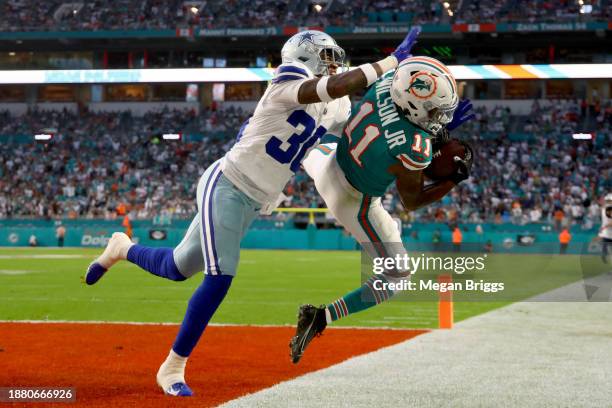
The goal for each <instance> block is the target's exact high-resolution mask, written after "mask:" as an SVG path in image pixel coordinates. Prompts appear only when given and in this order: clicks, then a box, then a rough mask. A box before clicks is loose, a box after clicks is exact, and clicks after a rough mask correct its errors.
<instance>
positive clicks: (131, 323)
mask: <svg viewBox="0 0 612 408" xmlns="http://www.w3.org/2000/svg"><path fill="white" fill-rule="evenodd" d="M2 323H25V324H46V323H51V324H64V323H68V324H70V323H74V324H125V325H130V326H180V323H175V322H124V321H105V320H0V324H2ZM208 325H209V326H216V327H271V328H274V327H295V326H294V325H292V324H241V323H209V324H208ZM329 329H331V330H351V329H359V330H399V331H402V330H419V331H422V330H430V329H423V328H420V329H418V328H417V329H414V328H410V327H383V326H380V327H370V326H332V327H327V330H329Z"/></svg>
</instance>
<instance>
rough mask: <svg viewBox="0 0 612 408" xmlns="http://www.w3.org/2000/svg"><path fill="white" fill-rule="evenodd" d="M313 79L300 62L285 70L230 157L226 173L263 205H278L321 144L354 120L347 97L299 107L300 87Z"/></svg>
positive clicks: (224, 166) (277, 74)
mask: <svg viewBox="0 0 612 408" xmlns="http://www.w3.org/2000/svg"><path fill="white" fill-rule="evenodd" d="M312 78H314V75H313V74H312V72H311V71H310V70H309V69H308V68H307V67H306V66H305V65H303V64H301V63H299V62H292V63H290V64H288V63H285V64H282V65H280V66H279V67H278V68H277V70H276V72H275V75H274V79H273V80H272V83H271V84H270V85H269V86H268V88H267V89H266V92H265V93H264V95H263V96H262V97H261V99H260V101H259V103H258V104H257V108H255V112H254V113H253V116H251V117H250V118H249V119H248V120H247V121H246V122H245V123H244V125H243V126H242V128H241V129H240V132H239V133H238V136H237V140H236V144H235V145H234V146H233V147H232V148H231V150H230V151H229V152H227V154H226V155H225V158H224V160H223V164H222V170H223V174H224V175H225V176H226V177H227V178H228V179H229V180H230V181H231V182H232V183H233V184H234V185H235V186H236V187H238V188H239V189H240V190H242V191H243V192H244V193H245V194H247V195H248V196H249V197H251V198H253V199H254V200H255V201H257V202H259V203H261V204H266V203H273V202H275V201H276V199H277V198H278V196H279V195H280V194H281V193H282V191H283V189H284V188H285V186H286V184H287V182H288V181H289V179H290V178H291V176H292V175H293V174H294V173H295V172H296V171H297V170H298V169H300V166H301V163H302V160H303V159H304V157H306V155H307V154H308V152H310V150H311V149H312V148H313V147H314V146H315V145H317V144H318V141H319V139H320V138H321V137H322V136H323V135H325V134H327V133H332V134H334V135H337V136H340V135H341V133H342V129H343V127H344V123H345V122H346V120H347V119H348V118H349V116H350V113H351V112H350V100H349V98H348V97H343V98H340V99H336V100H333V101H331V102H329V103H323V102H319V103H313V104H309V105H302V104H300V103H299V102H298V91H299V89H300V86H301V85H302V83H304V82H305V81H307V80H309V79H312Z"/></svg>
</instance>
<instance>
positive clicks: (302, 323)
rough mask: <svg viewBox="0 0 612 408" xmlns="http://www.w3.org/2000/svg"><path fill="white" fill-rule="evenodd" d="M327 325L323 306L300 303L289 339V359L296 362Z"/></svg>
mask: <svg viewBox="0 0 612 408" xmlns="http://www.w3.org/2000/svg"><path fill="white" fill-rule="evenodd" d="M326 326H327V320H326V319H325V306H320V307H316V306H313V305H302V306H300V310H299V313H298V323H297V329H296V331H295V336H294V337H293V338H292V339H291V342H290V343H289V347H290V348H291V361H293V364H297V363H298V362H299V361H300V359H301V358H302V354H304V350H305V349H306V347H307V346H308V344H310V341H311V340H312V339H313V338H314V337H315V336H320V335H321V333H323V330H325V327H326Z"/></svg>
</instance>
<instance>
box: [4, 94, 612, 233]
mask: <svg viewBox="0 0 612 408" xmlns="http://www.w3.org/2000/svg"><path fill="white" fill-rule="evenodd" d="M247 117H248V113H247V112H244V111H242V110H241V109H239V108H226V109H223V110H217V111H210V110H204V111H202V112H200V113H199V114H197V113H195V112H193V111H170V110H164V111H161V112H156V113H149V114H146V115H145V116H143V117H135V116H132V115H131V114H130V113H128V112H119V113H95V114H94V113H81V114H79V115H77V114H73V113H70V112H67V111H63V112H44V111H35V112H29V113H28V114H26V115H25V116H23V117H12V116H11V115H10V114H8V113H7V112H4V113H1V114H0V138H3V139H4V140H3V143H1V144H0V159H1V160H0V179H1V181H0V192H1V194H0V218H10V217H40V216H43V217H69V218H74V217H84V218H112V217H116V216H118V212H119V211H118V207H120V206H121V205H122V204H123V205H126V206H127V208H128V210H129V211H131V215H132V216H133V217H134V218H136V219H144V218H152V217H154V216H160V215H162V216H172V217H174V218H189V217H191V216H192V214H193V213H194V211H195V202H194V196H195V181H196V180H197V179H198V177H199V175H200V174H201V173H202V171H203V170H204V169H205V168H206V167H207V166H208V165H209V164H211V163H212V162H213V161H214V160H216V159H217V158H219V157H221V156H222V155H223V153H224V152H225V151H226V150H227V149H228V148H229V147H230V146H231V144H232V143H233V135H235V134H236V132H237V129H238V128H239V127H240V124H241V123H242V122H243V121H244V120H245V119H246V118H247ZM595 123H596V124H595ZM43 124H44V125H43ZM50 124H51V126H54V127H56V128H57V129H50V130H47V131H56V132H57V133H56V137H55V138H54V139H53V141H52V142H51V143H50V144H49V145H47V146H45V145H43V144H37V143H34V142H32V135H33V134H34V133H36V132H40V131H41V127H43V126H44V127H46V128H49V126H50ZM587 125H593V126H591V128H596V129H597V139H596V141H595V142H586V141H573V140H572V138H571V135H572V133H574V132H576V131H579V130H580V129H583V128H584V126H587ZM611 129H612V103H611V101H610V100H608V101H605V102H604V103H602V104H599V105H596V106H590V107H589V106H586V105H581V104H579V103H578V102H577V101H539V102H534V104H533V107H532V113H531V114H530V115H527V116H513V115H511V114H510V113H509V112H508V111H507V110H505V109H502V108H500V107H493V108H489V109H487V108H484V107H481V108H478V109H477V118H476V120H474V121H472V122H471V123H470V124H468V125H466V126H465V127H464V128H463V129H461V131H460V132H459V133H458V134H457V136H458V137H460V138H463V139H466V140H470V141H471V142H472V143H474V145H475V146H476V148H477V159H476V161H475V168H474V172H473V176H474V177H473V178H472V181H471V182H469V183H465V184H462V185H461V186H460V188H458V189H456V190H454V191H453V192H452V194H451V195H450V196H448V197H446V198H445V199H444V200H443V201H442V202H441V203H438V204H436V205H432V206H429V207H427V208H425V209H422V210H420V211H418V212H417V213H415V214H406V213H404V212H403V211H402V207H401V204H400V203H399V201H398V198H397V195H396V194H394V192H393V191H392V190H391V191H390V192H389V193H388V194H387V196H386V197H385V200H384V204H385V206H386V207H387V208H388V209H389V210H391V211H392V212H393V213H395V214H396V215H398V216H400V217H402V218H403V219H405V220H410V221H432V220H437V221H460V222H482V221H489V222H498V223H502V222H512V223H516V224H524V223H529V222H549V223H555V220H556V218H555V213H556V212H558V211H559V210H561V211H563V214H564V216H563V218H562V221H559V223H572V224H580V225H582V226H584V227H585V228H589V227H590V226H592V225H593V223H594V222H596V219H597V217H599V207H598V203H597V199H598V198H599V197H601V196H602V195H603V194H604V192H605V191H609V190H610V188H612V186H611V185H610V181H611V180H612V174H611V172H612V166H611V163H610V161H611V158H612V132H611ZM164 132H182V133H183V134H184V135H185V138H184V140H183V141H181V142H168V141H163V140H162V139H161V137H160V135H161V134H162V133H164ZM211 135H214V136H215V137H211ZM219 135H223V137H220V136H219ZM190 140H191V141H190ZM9 141H10V143H9ZM32 157H35V160H34V161H33V162H32V159H31V158H32ZM170 157H172V160H169V158H170ZM606 183H607V184H606ZM286 192H287V195H288V196H289V199H288V200H287V201H286V202H285V206H288V207H313V206H314V207H316V206H323V203H322V201H321V199H320V198H319V197H318V194H317V193H316V191H315V189H314V185H313V183H312V181H311V180H310V179H309V178H308V177H307V176H306V174H305V173H303V172H298V173H297V174H296V176H295V177H294V179H293V180H292V182H291V183H290V185H289V186H288V188H287V190H286ZM557 216H559V214H557Z"/></svg>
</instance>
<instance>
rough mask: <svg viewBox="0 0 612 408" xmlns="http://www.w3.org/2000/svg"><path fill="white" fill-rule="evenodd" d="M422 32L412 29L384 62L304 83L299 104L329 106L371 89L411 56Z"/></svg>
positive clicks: (418, 29)
mask: <svg viewBox="0 0 612 408" xmlns="http://www.w3.org/2000/svg"><path fill="white" fill-rule="evenodd" d="M420 32H421V28H420V27H413V28H412V29H410V32H409V33H408V35H407V36H406V38H404V41H402V43H401V44H400V45H399V46H398V47H397V48H396V49H395V51H393V52H392V53H391V55H389V56H388V57H387V58H385V59H382V60H380V61H378V62H375V63H373V64H364V65H360V66H359V67H358V68H357V69H354V70H352V71H349V72H344V73H342V74H338V75H332V76H323V77H321V78H316V79H311V80H309V81H306V82H304V83H303V84H302V85H301V87H300V90H299V92H298V102H299V103H300V104H303V105H305V104H309V103H317V102H329V101H331V100H333V99H337V98H341V97H343V96H346V95H350V94H353V93H355V92H357V91H358V90H360V89H363V88H366V87H368V86H370V85H372V84H373V83H374V82H376V80H377V79H378V78H379V77H380V76H381V75H383V74H384V73H385V72H387V71H390V70H392V69H395V68H396V67H397V66H398V64H399V63H400V62H402V61H403V60H405V59H406V58H408V57H410V56H411V54H410V50H411V49H412V47H413V46H414V44H415V43H416V38H417V36H418V35H419V33H420Z"/></svg>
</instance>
